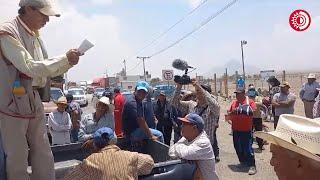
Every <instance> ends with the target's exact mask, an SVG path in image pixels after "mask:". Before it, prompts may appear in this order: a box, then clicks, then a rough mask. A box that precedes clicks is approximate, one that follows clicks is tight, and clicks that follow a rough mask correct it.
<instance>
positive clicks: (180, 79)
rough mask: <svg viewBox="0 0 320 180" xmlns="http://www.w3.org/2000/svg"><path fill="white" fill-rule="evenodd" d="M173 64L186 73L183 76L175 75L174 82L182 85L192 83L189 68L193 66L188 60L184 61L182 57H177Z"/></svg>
mask: <svg viewBox="0 0 320 180" xmlns="http://www.w3.org/2000/svg"><path fill="white" fill-rule="evenodd" d="M172 66H173V67H174V68H176V69H179V70H182V71H184V74H183V75H182V76H179V75H175V76H174V82H176V83H178V84H182V85H186V84H190V83H191V78H190V76H188V70H189V68H193V67H191V66H189V65H188V63H187V62H186V61H183V60H181V59H175V60H174V61H173V62H172Z"/></svg>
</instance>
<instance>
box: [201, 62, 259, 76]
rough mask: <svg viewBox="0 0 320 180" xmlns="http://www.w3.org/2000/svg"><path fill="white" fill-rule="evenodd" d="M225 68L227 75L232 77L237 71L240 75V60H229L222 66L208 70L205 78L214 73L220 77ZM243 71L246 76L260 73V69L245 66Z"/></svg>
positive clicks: (248, 65)
mask: <svg viewBox="0 0 320 180" xmlns="http://www.w3.org/2000/svg"><path fill="white" fill-rule="evenodd" d="M226 68H228V74H229V75H232V74H234V73H235V72H236V71H238V73H239V74H242V62H241V60H236V59H231V60H229V61H228V62H226V64H225V65H224V66H220V67H213V68H211V69H210V71H209V72H207V73H205V74H204V76H205V77H213V75H214V73H216V74H217V76H221V75H223V74H224V73H225V70H226ZM245 71H246V74H256V73H259V72H260V69H259V68H258V67H256V66H254V65H250V64H245Z"/></svg>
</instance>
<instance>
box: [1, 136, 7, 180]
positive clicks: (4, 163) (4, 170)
mask: <svg viewBox="0 0 320 180" xmlns="http://www.w3.org/2000/svg"><path fill="white" fill-rule="evenodd" d="M5 158H6V157H5V153H4V150H3V146H2V140H1V134H0V180H5V179H6V161H5Z"/></svg>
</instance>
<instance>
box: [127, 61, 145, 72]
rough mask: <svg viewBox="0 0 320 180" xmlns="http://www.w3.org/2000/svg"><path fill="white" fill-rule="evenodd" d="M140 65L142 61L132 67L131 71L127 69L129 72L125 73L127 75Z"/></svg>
mask: <svg viewBox="0 0 320 180" xmlns="http://www.w3.org/2000/svg"><path fill="white" fill-rule="evenodd" d="M141 63H142V61H139V62H138V63H137V64H136V65H135V66H134V67H132V68H131V69H129V70H128V71H127V73H128V72H131V71H133V70H135V69H136V68H137V67H138V66H139V65H140V64H141Z"/></svg>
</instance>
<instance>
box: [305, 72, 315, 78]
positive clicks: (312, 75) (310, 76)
mask: <svg viewBox="0 0 320 180" xmlns="http://www.w3.org/2000/svg"><path fill="white" fill-rule="evenodd" d="M307 79H316V75H315V74H313V73H310V74H309V75H308V77H307Z"/></svg>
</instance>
